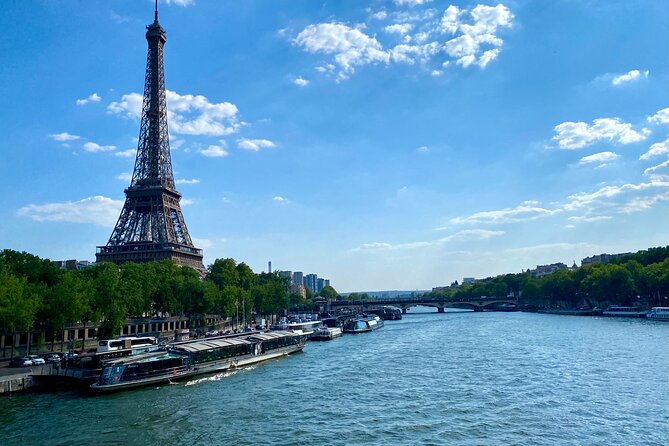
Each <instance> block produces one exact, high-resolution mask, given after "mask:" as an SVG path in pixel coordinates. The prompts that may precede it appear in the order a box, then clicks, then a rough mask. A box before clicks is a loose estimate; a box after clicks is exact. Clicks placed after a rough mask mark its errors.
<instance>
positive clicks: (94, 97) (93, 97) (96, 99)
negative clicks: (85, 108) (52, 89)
mask: <svg viewBox="0 0 669 446" xmlns="http://www.w3.org/2000/svg"><path fill="white" fill-rule="evenodd" d="M100 100H102V98H101V97H100V96H98V94H97V93H93V94H91V95H90V96H88V97H87V98H86V99H77V100H76V103H77V105H86V104H88V103H89V102H100Z"/></svg>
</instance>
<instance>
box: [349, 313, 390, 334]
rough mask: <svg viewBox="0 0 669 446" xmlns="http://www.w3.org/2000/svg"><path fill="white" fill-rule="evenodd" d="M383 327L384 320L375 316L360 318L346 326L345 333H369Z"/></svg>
mask: <svg viewBox="0 0 669 446" xmlns="http://www.w3.org/2000/svg"><path fill="white" fill-rule="evenodd" d="M381 327H383V319H381V318H380V317H378V316H375V315H369V316H360V317H358V318H356V319H354V320H352V321H349V322H347V323H346V324H344V333H352V334H356V333H367V332H368V331H373V330H376V329H378V328H381Z"/></svg>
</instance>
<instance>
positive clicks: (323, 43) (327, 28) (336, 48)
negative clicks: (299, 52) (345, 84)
mask: <svg viewBox="0 0 669 446" xmlns="http://www.w3.org/2000/svg"><path fill="white" fill-rule="evenodd" d="M293 42H294V43H295V44H296V45H298V46H300V47H302V48H303V49H304V50H305V51H307V52H309V53H324V54H333V55H334V60H335V62H336V63H337V65H339V68H340V71H339V73H338V78H339V79H346V78H347V77H348V76H349V75H350V74H352V73H353V72H354V71H355V67H356V66H358V65H367V64H370V63H378V62H382V63H388V61H389V56H388V53H386V52H385V51H383V47H382V46H381V44H380V43H379V41H378V40H376V38H374V37H370V36H368V35H367V34H365V33H363V32H362V31H360V30H359V29H357V28H351V27H349V26H347V25H344V24H343V23H336V22H333V23H319V24H315V25H308V26H307V27H306V28H304V30H302V31H301V32H300V33H299V34H298V35H297V37H296V38H295V39H294V41H293Z"/></svg>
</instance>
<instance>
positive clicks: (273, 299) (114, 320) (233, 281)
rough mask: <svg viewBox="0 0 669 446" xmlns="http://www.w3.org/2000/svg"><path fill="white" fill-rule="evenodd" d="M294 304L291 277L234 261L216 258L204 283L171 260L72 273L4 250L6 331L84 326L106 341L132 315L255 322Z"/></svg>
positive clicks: (0, 263) (1, 311) (0, 301)
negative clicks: (255, 316)
mask: <svg viewBox="0 0 669 446" xmlns="http://www.w3.org/2000/svg"><path fill="white" fill-rule="evenodd" d="M287 305H288V284H287V283H286V280H285V279H284V278H281V277H279V276H278V275H277V274H265V273H263V274H255V273H254V272H253V270H251V268H249V266H248V265H246V264H245V263H240V264H236V263H235V261H234V260H233V259H217V260H216V261H214V263H213V264H212V265H210V267H209V273H208V275H207V277H206V278H204V279H202V278H201V277H200V276H199V274H198V273H197V272H196V271H195V270H193V269H191V268H182V267H179V266H177V265H176V264H174V263H173V262H171V261H162V262H150V263H139V264H138V263H126V264H124V265H121V266H118V265H115V264H112V263H101V264H97V265H94V266H92V267H89V268H86V269H83V270H81V271H65V270H61V269H59V268H58V267H56V265H55V264H53V263H52V262H50V261H49V260H44V259H40V258H39V257H36V256H33V255H31V254H27V253H21V252H16V251H11V250H4V251H0V331H2V330H3V329H4V330H5V331H7V332H14V331H15V330H17V329H24V330H26V329H30V328H33V327H36V326H40V327H42V328H43V329H46V330H47V331H51V332H54V331H59V330H62V329H63V327H65V326H66V325H67V324H70V323H77V322H80V323H83V324H91V325H92V324H95V325H99V330H98V336H99V337H113V336H115V335H116V334H117V333H118V332H119V330H120V329H121V327H122V326H123V323H124V321H125V319H126V318H128V317H150V316H168V315H169V316H176V315H184V316H190V315H196V314H199V315H201V314H220V315H222V316H224V317H229V316H233V315H236V314H237V311H238V309H239V316H240V317H241V316H242V314H243V313H245V314H246V315H247V316H248V317H247V318H250V316H251V315H252V314H253V313H254V312H255V313H256V314H266V315H269V314H276V313H277V312H278V311H280V310H282V309H285V308H286V307H287ZM244 310H245V311H244Z"/></svg>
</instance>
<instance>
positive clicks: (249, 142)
mask: <svg viewBox="0 0 669 446" xmlns="http://www.w3.org/2000/svg"><path fill="white" fill-rule="evenodd" d="M237 147H239V148H240V149H244V150H252V151H254V152H258V151H259V150H260V149H271V148H273V147H276V144H274V143H273V142H272V141H270V140H268V139H248V138H240V139H238V140H237Z"/></svg>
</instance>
